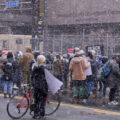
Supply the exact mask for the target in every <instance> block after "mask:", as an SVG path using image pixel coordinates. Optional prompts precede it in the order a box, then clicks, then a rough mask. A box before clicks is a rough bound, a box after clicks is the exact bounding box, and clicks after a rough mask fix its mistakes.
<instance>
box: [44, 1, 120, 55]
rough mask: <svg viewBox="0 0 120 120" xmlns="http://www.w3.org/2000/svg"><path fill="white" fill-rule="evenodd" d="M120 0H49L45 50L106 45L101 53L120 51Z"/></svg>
mask: <svg viewBox="0 0 120 120" xmlns="http://www.w3.org/2000/svg"><path fill="white" fill-rule="evenodd" d="M119 4H120V1H119V0H48V1H47V6H48V11H47V33H46V36H47V37H46V39H45V44H44V45H45V46H44V48H45V49H44V50H45V51H48V50H53V51H56V52H62V53H66V52H67V49H68V48H74V47H80V48H81V49H84V50H86V49H87V48H96V49H97V47H98V46H100V47H102V48H103V51H102V52H101V53H100V52H98V54H104V55H114V54H119V52H120V6H119Z"/></svg>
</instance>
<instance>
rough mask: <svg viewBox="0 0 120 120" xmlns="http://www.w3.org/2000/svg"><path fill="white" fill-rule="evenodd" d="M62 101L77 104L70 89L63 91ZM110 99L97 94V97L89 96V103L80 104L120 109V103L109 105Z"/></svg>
mask: <svg viewBox="0 0 120 120" xmlns="http://www.w3.org/2000/svg"><path fill="white" fill-rule="evenodd" d="M61 101H62V102H65V103H70V104H75V103H74V102H73V99H72V94H70V92H69V89H64V90H62V91H61ZM107 102H108V99H107V98H106V99H104V100H103V98H102V97H101V96H99V95H98V96H97V97H95V98H89V99H88V100H87V103H82V104H80V103H79V104H78V105H83V106H88V107H95V108H101V109H106V110H117V111H118V110H120V104H119V105H108V104H107Z"/></svg>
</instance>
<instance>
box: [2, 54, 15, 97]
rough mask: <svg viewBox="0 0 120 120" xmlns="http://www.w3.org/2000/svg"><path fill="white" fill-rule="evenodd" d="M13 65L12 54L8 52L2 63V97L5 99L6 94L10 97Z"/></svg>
mask: <svg viewBox="0 0 120 120" xmlns="http://www.w3.org/2000/svg"><path fill="white" fill-rule="evenodd" d="M15 68H16V66H15V63H14V59H13V54H12V52H8V54H7V60H6V61H5V62H4V63H3V72H4V76H3V79H4V97H5V98H6V97H7V93H8V94H9V97H11V95H12V91H13V79H14V75H15Z"/></svg>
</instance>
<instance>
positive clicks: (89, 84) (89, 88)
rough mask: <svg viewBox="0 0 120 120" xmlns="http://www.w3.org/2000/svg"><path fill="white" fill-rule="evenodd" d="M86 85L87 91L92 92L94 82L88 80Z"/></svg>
mask: <svg viewBox="0 0 120 120" xmlns="http://www.w3.org/2000/svg"><path fill="white" fill-rule="evenodd" d="M87 86H88V91H89V93H90V94H93V89H94V82H89V83H88V85H87Z"/></svg>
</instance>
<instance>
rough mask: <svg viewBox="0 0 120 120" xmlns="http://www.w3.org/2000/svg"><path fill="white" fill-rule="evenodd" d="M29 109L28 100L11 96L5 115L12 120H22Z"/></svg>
mask: <svg viewBox="0 0 120 120" xmlns="http://www.w3.org/2000/svg"><path fill="white" fill-rule="evenodd" d="M28 109H29V99H28V98H27V97H26V96H25V97H20V96H13V97H12V98H11V99H10V101H9V102H8V104H7V113H8V115H9V116H10V117H11V118H13V119H20V118H22V117H23V116H24V115H25V114H26V113H27V111H28Z"/></svg>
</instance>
